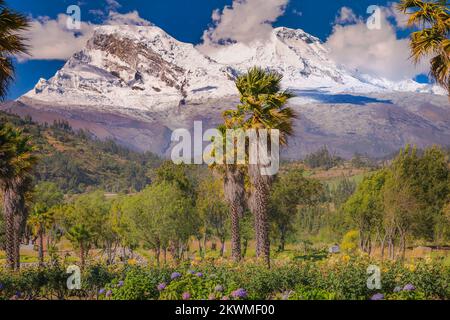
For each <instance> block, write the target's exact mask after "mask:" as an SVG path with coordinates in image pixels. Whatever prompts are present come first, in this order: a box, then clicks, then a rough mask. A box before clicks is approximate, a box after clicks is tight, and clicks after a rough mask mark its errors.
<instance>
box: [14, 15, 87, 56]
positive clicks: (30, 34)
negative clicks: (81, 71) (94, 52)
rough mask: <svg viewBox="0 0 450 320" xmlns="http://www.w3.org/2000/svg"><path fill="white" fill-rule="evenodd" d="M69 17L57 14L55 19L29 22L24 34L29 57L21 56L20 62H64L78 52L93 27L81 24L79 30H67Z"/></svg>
mask: <svg viewBox="0 0 450 320" xmlns="http://www.w3.org/2000/svg"><path fill="white" fill-rule="evenodd" d="M68 19H69V16H67V15H65V14H59V15H58V16H57V18H56V19H50V18H48V17H39V18H37V19H34V20H32V21H31V27H30V29H29V30H28V31H27V32H26V34H25V37H26V38H27V39H28V44H29V46H30V54H31V55H30V56H21V57H19V59H20V60H26V59H42V60H51V59H57V60H66V59H68V58H69V57H70V56H72V54H73V53H74V52H76V51H78V50H80V49H81V48H82V47H83V46H84V45H85V44H86V41H87V40H88V39H89V38H90V37H91V36H92V33H93V30H94V25H92V24H89V23H86V22H81V28H80V29H79V30H72V29H69V28H67V20H68Z"/></svg>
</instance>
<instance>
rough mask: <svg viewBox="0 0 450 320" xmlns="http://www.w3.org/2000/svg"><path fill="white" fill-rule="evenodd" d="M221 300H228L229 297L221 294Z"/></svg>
mask: <svg viewBox="0 0 450 320" xmlns="http://www.w3.org/2000/svg"><path fill="white" fill-rule="evenodd" d="M222 300H230V298H229V297H228V296H223V297H222Z"/></svg>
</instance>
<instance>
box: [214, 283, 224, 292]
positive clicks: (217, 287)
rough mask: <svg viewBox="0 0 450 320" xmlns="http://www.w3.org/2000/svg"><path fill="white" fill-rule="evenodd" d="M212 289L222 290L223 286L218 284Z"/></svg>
mask: <svg viewBox="0 0 450 320" xmlns="http://www.w3.org/2000/svg"><path fill="white" fill-rule="evenodd" d="M214 291H216V292H223V287H222V286H221V285H220V284H219V285H217V286H216V287H215V288H214Z"/></svg>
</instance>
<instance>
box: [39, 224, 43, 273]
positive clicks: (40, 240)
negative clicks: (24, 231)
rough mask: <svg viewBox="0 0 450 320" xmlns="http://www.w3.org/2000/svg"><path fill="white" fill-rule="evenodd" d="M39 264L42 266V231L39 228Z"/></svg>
mask: <svg viewBox="0 0 450 320" xmlns="http://www.w3.org/2000/svg"><path fill="white" fill-rule="evenodd" d="M39 266H40V267H43V266H44V232H43V230H42V229H41V228H40V229H39Z"/></svg>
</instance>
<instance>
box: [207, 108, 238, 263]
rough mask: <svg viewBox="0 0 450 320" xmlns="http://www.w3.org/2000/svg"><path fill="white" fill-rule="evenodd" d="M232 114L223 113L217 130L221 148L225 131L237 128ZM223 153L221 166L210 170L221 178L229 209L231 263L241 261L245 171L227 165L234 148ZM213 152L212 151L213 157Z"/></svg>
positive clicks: (234, 150) (218, 165)
mask: <svg viewBox="0 0 450 320" xmlns="http://www.w3.org/2000/svg"><path fill="white" fill-rule="evenodd" d="M232 112H233V111H232V110H228V111H226V112H224V119H225V123H224V124H223V125H221V126H219V128H218V130H219V131H220V133H221V134H222V138H223V146H226V138H227V135H226V130H227V129H238V128H239V126H238V119H237V118H234V117H233V116H232V115H231V114H232ZM225 151H226V152H225V153H224V159H223V164H217V163H215V164H214V165H213V166H212V168H213V169H214V170H215V171H216V172H218V173H219V174H220V175H221V176H222V180H223V189H224V196H225V201H226V203H227V204H228V207H229V209H230V214H229V215H230V222H231V256H232V259H233V261H235V262H239V261H240V260H241V259H242V253H241V252H242V250H241V234H240V232H241V231H240V219H242V217H243V216H244V209H245V187H244V176H245V171H244V166H243V165H239V164H236V163H234V164H228V163H227V159H228V158H230V157H231V158H235V155H236V148H234V149H233V150H228V149H227V150H225ZM215 152H216V150H213V156H214V153H215Z"/></svg>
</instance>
